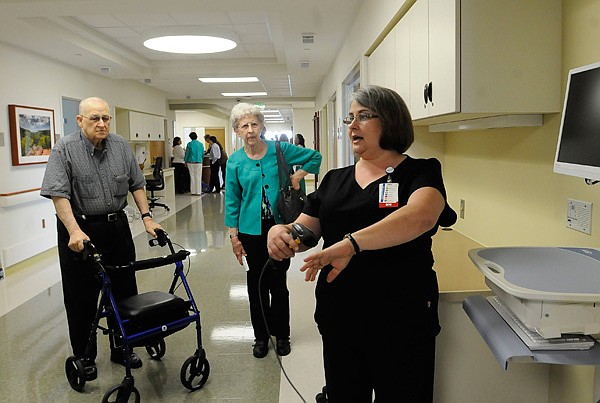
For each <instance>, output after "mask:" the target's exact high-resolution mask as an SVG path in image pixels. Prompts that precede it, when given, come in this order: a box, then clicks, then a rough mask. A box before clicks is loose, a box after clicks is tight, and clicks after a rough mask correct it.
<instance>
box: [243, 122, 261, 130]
mask: <svg viewBox="0 0 600 403" xmlns="http://www.w3.org/2000/svg"><path fill="white" fill-rule="evenodd" d="M258 126H260V124H259V123H256V122H252V123H246V124H245V125H243V126H238V129H242V130H244V131H245V130H248V129H249V128H250V127H252V130H256V129H258Z"/></svg>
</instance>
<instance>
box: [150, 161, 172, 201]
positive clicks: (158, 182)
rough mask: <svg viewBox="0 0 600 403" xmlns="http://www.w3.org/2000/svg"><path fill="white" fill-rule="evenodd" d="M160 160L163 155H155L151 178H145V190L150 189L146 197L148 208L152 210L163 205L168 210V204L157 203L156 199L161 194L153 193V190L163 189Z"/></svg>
mask: <svg viewBox="0 0 600 403" xmlns="http://www.w3.org/2000/svg"><path fill="white" fill-rule="evenodd" d="M162 161H163V157H156V161H155V162H154V165H152V168H154V170H153V171H152V179H146V190H149V191H150V196H149V197H148V201H149V203H148V205H149V207H150V210H152V209H153V208H154V207H156V206H160V207H164V208H165V209H166V210H167V211H169V210H170V209H169V206H167V205H166V204H163V203H157V201H158V200H159V199H160V198H161V197H162V196H155V195H154V192H155V191H157V190H163V189H164V188H165V177H164V175H163V170H162Z"/></svg>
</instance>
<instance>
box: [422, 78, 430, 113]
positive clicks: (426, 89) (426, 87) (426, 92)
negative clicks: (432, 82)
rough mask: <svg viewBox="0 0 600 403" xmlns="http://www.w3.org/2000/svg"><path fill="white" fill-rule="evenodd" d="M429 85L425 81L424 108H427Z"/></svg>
mask: <svg viewBox="0 0 600 403" xmlns="http://www.w3.org/2000/svg"><path fill="white" fill-rule="evenodd" d="M428 87H429V85H428V84H427V83H425V88H423V102H425V104H424V105H423V107H424V108H427V94H428V93H429V89H428Z"/></svg>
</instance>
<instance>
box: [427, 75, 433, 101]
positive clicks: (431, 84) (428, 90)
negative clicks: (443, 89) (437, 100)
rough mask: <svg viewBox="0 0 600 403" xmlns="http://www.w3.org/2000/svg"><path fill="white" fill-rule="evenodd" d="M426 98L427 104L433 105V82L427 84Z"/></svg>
mask: <svg viewBox="0 0 600 403" xmlns="http://www.w3.org/2000/svg"><path fill="white" fill-rule="evenodd" d="M427 98H429V102H431V105H433V82H432V81H430V82H429V87H427Z"/></svg>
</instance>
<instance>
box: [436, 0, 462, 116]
mask: <svg viewBox="0 0 600 403" xmlns="http://www.w3.org/2000/svg"><path fill="white" fill-rule="evenodd" d="M459 21H460V8H459V4H458V1H457V0H450V1H449V0H429V83H430V85H432V86H433V89H432V100H431V104H430V113H429V115H430V116H437V115H444V114H448V113H454V112H460V24H459V23H458V22H459Z"/></svg>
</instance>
